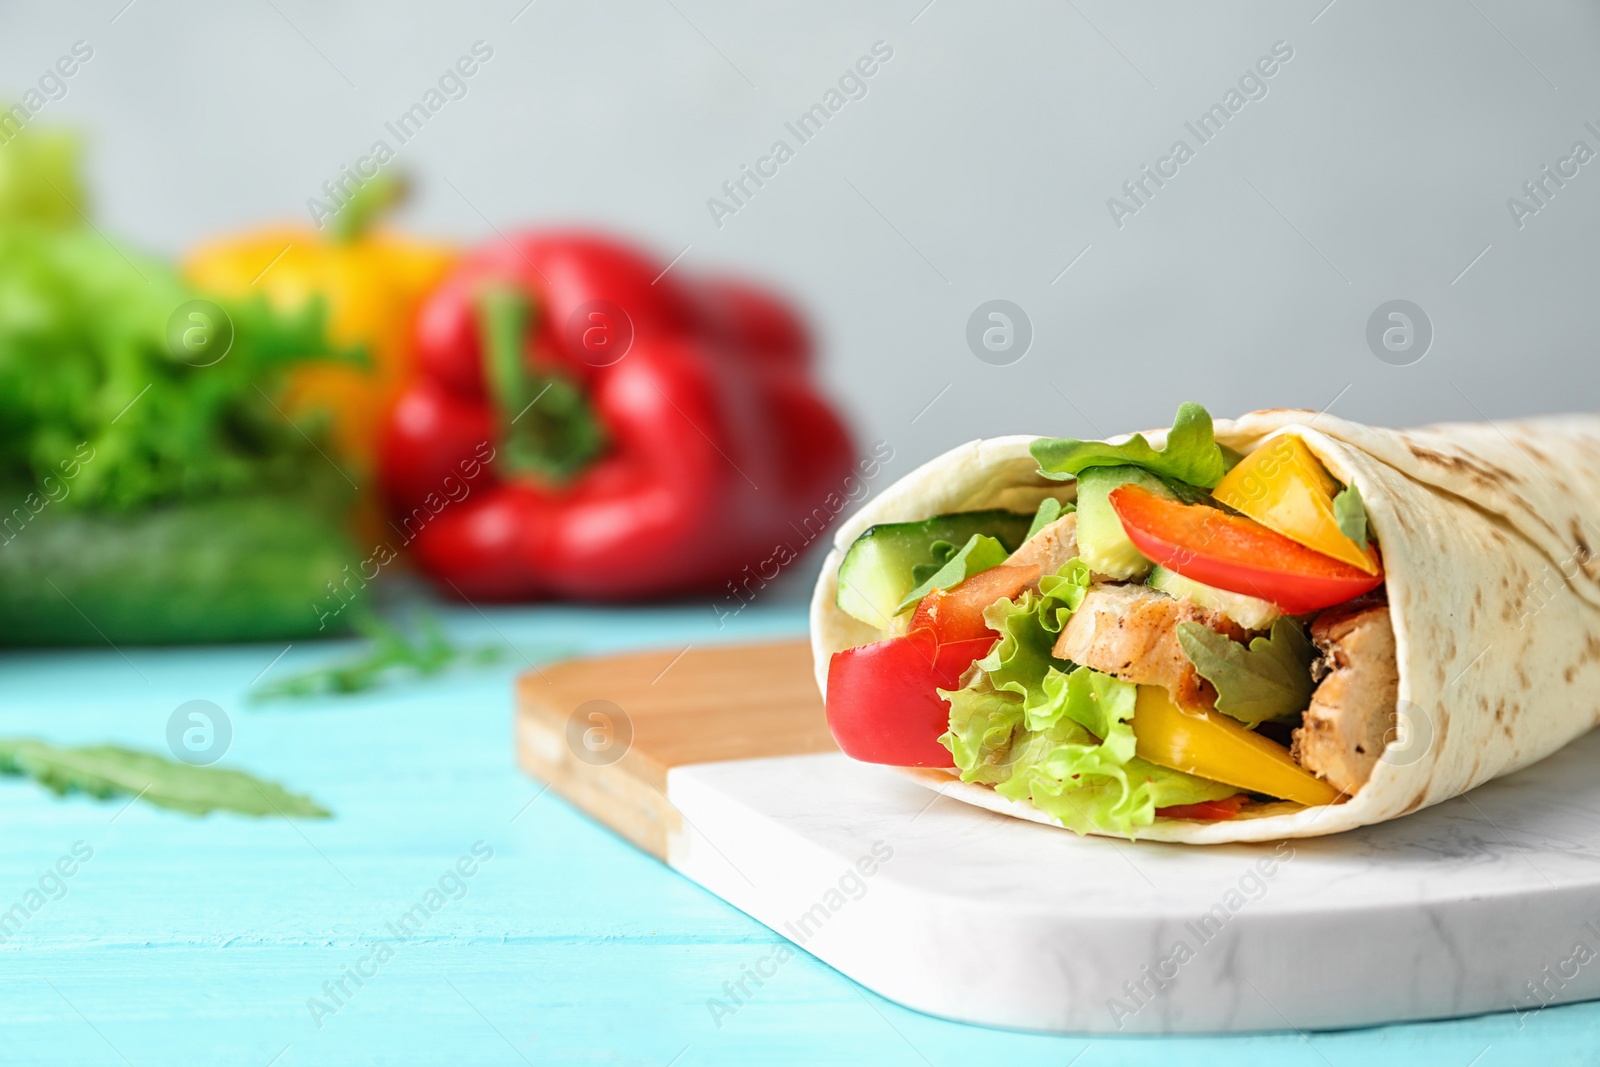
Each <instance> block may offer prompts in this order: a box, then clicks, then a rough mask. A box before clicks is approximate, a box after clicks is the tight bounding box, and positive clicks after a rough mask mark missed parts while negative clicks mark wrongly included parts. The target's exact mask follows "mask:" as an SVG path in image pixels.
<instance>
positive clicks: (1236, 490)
mask: <svg viewBox="0 0 1600 1067" xmlns="http://www.w3.org/2000/svg"><path fill="white" fill-rule="evenodd" d="M1338 492H1339V483H1338V482H1336V481H1334V479H1333V475H1331V474H1329V473H1328V469H1327V468H1326V467H1324V466H1323V465H1322V461H1321V460H1319V459H1317V457H1316V456H1313V455H1312V454H1311V450H1310V449H1309V448H1307V447H1306V445H1305V442H1304V441H1302V440H1300V438H1298V437H1292V436H1290V435H1288V434H1282V435H1280V436H1278V437H1275V438H1273V439H1272V440H1271V441H1269V442H1268V443H1267V444H1264V445H1262V446H1261V447H1260V448H1258V449H1256V450H1255V451H1254V452H1252V453H1250V454H1249V455H1248V456H1246V457H1244V459H1242V460H1240V461H1239V464H1238V465H1237V466H1235V467H1234V468H1233V469H1232V470H1231V471H1229V472H1228V473H1227V474H1225V475H1223V476H1222V481H1220V482H1218V483H1217V487H1216V488H1215V489H1213V490H1212V491H1211V495H1212V496H1214V497H1216V498H1217V499H1218V500H1220V501H1221V502H1222V503H1224V504H1226V505H1228V507H1230V508H1233V509H1234V510H1236V511H1239V512H1242V513H1244V514H1245V515H1248V516H1249V517H1250V518H1252V519H1254V520H1256V521H1257V522H1259V523H1260V524H1261V525H1263V526H1265V527H1267V528H1268V529H1270V530H1275V531H1277V532H1278V533H1281V534H1282V535H1283V536H1285V537H1287V538H1289V540H1291V541H1298V542H1299V543H1300V544H1302V545H1305V546H1306V547H1307V548H1309V549H1311V550H1313V551H1315V552H1321V553H1322V554H1323V555H1324V556H1332V557H1333V558H1334V559H1337V560H1341V561H1342V562H1345V563H1348V564H1350V565H1351V566H1352V567H1358V568H1360V569H1361V570H1363V571H1365V572H1366V573H1368V574H1377V573H1378V563H1377V561H1376V560H1375V559H1373V557H1372V555H1371V554H1370V553H1369V552H1367V551H1366V550H1365V549H1364V548H1363V546H1360V545H1357V544H1356V543H1355V542H1354V541H1352V540H1351V539H1350V538H1348V537H1346V536H1345V535H1344V532H1343V531H1342V530H1340V529H1339V521H1338V519H1336V518H1335V517H1334V513H1333V498H1334V496H1335V495H1337V494H1338Z"/></svg>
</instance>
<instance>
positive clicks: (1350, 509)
mask: <svg viewBox="0 0 1600 1067" xmlns="http://www.w3.org/2000/svg"><path fill="white" fill-rule="evenodd" d="M1333 517H1334V520H1335V521H1336V522H1338V524H1339V532H1340V533H1342V534H1344V535H1345V536H1346V537H1348V538H1350V540H1352V541H1354V542H1355V543H1356V544H1358V545H1361V546H1362V547H1366V544H1367V506H1366V505H1365V504H1363V503H1362V502H1361V490H1359V489H1357V488H1356V484H1355V483H1354V482H1351V483H1350V484H1349V485H1347V486H1345V489H1344V492H1342V493H1340V494H1339V495H1338V496H1336V497H1334V498H1333Z"/></svg>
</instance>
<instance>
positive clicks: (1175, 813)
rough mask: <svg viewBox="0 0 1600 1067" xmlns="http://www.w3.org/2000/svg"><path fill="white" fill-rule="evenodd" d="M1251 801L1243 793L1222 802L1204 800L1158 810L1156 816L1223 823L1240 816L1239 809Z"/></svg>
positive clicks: (1224, 798)
mask: <svg viewBox="0 0 1600 1067" xmlns="http://www.w3.org/2000/svg"><path fill="white" fill-rule="evenodd" d="M1247 799H1249V798H1248V797H1246V796H1245V795H1244V794H1243V793H1235V794H1233V796H1231V797H1223V798H1222V799H1221V800H1202V801H1201V802H1200V803H1198V804H1174V805H1172V806H1171V807H1170V808H1157V809H1156V814H1157V815H1159V816H1161V817H1162V818H1163V819H1194V820H1196V821H1198V822H1223V821H1224V820H1227V819H1231V818H1233V817H1234V816H1235V815H1238V814H1239V809H1240V808H1242V807H1244V802H1245V801H1246V800H1247Z"/></svg>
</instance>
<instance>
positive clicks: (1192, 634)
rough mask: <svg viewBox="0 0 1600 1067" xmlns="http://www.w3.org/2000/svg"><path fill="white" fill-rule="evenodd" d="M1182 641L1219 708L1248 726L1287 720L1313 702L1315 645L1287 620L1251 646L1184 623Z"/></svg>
mask: <svg viewBox="0 0 1600 1067" xmlns="http://www.w3.org/2000/svg"><path fill="white" fill-rule="evenodd" d="M1178 643H1179V644H1180V645H1182V646H1183V652H1184V655H1186V656H1188V657H1189V662H1191V663H1193V664H1194V669H1195V670H1196V671H1197V672H1199V674H1200V677H1202V678H1204V679H1205V680H1206V681H1208V682H1210V683H1211V684H1212V685H1214V686H1216V687H1217V710H1218V711H1220V712H1222V713H1223V714H1224V715H1231V716H1233V717H1234V718H1235V719H1238V720H1239V721H1240V722H1242V723H1244V724H1245V725H1246V726H1257V725H1259V724H1261V723H1263V722H1267V721H1268V720H1271V719H1287V718H1290V717H1292V716H1294V715H1295V714H1297V713H1299V712H1302V711H1304V710H1305V709H1306V708H1307V706H1309V705H1310V703H1311V691H1312V689H1314V688H1315V684H1314V683H1313V682H1312V680H1311V660H1312V658H1313V656H1314V655H1315V653H1314V651H1313V650H1312V648H1311V642H1309V641H1307V640H1306V637H1305V635H1304V634H1303V633H1301V632H1300V627H1299V626H1297V625H1296V624H1295V623H1294V622H1293V621H1291V620H1290V619H1288V618H1287V617H1285V616H1279V617H1278V619H1277V621H1275V622H1274V623H1273V624H1272V636H1271V637H1257V638H1255V639H1254V640H1253V641H1251V642H1250V647H1249V648H1246V647H1245V646H1244V645H1241V644H1240V643H1239V642H1237V641H1235V640H1233V639H1232V638H1230V637H1228V636H1227V635H1226V634H1219V633H1217V632H1216V631H1215V630H1212V629H1211V628H1210V627H1208V626H1206V625H1204V624H1203V623H1198V622H1185V623H1179V624H1178Z"/></svg>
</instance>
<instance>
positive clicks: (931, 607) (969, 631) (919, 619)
mask: <svg viewBox="0 0 1600 1067" xmlns="http://www.w3.org/2000/svg"><path fill="white" fill-rule="evenodd" d="M1039 570H1040V569H1039V568H1038V567H1036V566H1035V567H1007V566H1004V565H1002V566H999V567H990V568H989V569H988V570H986V571H979V572H978V573H977V574H974V575H973V576H972V577H970V578H968V579H966V580H965V581H963V582H959V583H957V584H956V585H953V586H951V587H950V588H949V589H935V590H934V591H933V592H931V593H929V594H928V595H927V596H925V597H923V598H922V601H921V602H920V603H919V604H918V605H917V610H916V612H915V614H913V615H912V616H911V629H912V630H913V631H916V630H922V629H928V630H932V631H933V635H934V637H935V638H937V639H938V641H939V643H940V644H945V643H947V642H950V641H976V640H978V639H979V638H980V637H987V638H988V639H989V640H990V641H993V640H994V636H995V633H994V631H993V630H991V629H989V627H988V624H986V623H985V622H984V621H983V609H984V608H986V607H988V606H989V605H990V604H993V603H994V602H995V601H997V600H1001V599H1007V598H1014V597H1016V596H1017V595H1018V594H1020V593H1021V592H1022V591H1023V590H1024V589H1026V588H1027V587H1028V586H1030V585H1032V584H1033V583H1034V582H1037V581H1038V580H1039Z"/></svg>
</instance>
